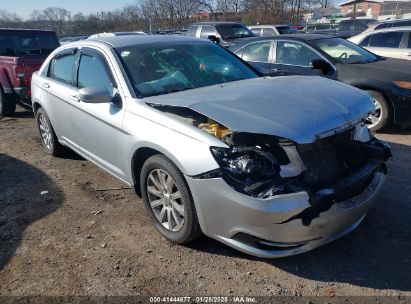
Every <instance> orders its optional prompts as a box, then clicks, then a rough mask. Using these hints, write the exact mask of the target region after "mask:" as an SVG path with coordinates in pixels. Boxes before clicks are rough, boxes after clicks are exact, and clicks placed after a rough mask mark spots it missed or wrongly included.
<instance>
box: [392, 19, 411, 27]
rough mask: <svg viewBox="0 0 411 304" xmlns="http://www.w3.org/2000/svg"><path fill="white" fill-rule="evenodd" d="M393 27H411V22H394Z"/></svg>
mask: <svg viewBox="0 0 411 304" xmlns="http://www.w3.org/2000/svg"><path fill="white" fill-rule="evenodd" d="M392 26H393V27H398V26H411V20H409V21H400V22H394V23H393V24H392Z"/></svg>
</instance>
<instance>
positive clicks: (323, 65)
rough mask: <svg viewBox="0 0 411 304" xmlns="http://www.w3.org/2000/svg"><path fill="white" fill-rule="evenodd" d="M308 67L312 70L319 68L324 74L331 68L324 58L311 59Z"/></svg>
mask: <svg viewBox="0 0 411 304" xmlns="http://www.w3.org/2000/svg"><path fill="white" fill-rule="evenodd" d="M310 67H311V68H312V69H314V70H321V72H322V73H323V74H324V75H327V74H328V73H329V72H330V71H331V69H332V67H331V65H330V64H329V63H328V62H327V61H325V60H324V59H314V60H313V61H311V63H310Z"/></svg>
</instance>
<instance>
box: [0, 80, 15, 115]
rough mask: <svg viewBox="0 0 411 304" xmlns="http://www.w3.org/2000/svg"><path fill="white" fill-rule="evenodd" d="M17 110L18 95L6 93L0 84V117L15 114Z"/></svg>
mask: <svg viewBox="0 0 411 304" xmlns="http://www.w3.org/2000/svg"><path fill="white" fill-rule="evenodd" d="M15 112H16V97H15V96H14V95H12V94H6V93H4V90H3V88H2V87H1V86H0V117H6V116H13V115H14V113H15Z"/></svg>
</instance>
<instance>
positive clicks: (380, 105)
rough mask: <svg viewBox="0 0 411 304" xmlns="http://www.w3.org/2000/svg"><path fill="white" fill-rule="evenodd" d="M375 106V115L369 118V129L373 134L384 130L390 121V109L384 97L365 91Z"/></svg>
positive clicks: (378, 93)
mask: <svg viewBox="0 0 411 304" xmlns="http://www.w3.org/2000/svg"><path fill="white" fill-rule="evenodd" d="M367 92H368V93H369V94H370V95H371V97H372V99H373V101H374V105H375V110H376V112H375V115H373V117H370V119H371V122H372V124H371V125H369V126H368V127H369V129H370V130H371V131H373V132H376V131H379V130H381V129H382V128H384V127H385V126H386V125H387V124H388V123H389V121H390V114H391V113H390V108H389V106H388V103H387V101H386V100H385V98H384V95H383V94H381V93H380V92H377V91H367Z"/></svg>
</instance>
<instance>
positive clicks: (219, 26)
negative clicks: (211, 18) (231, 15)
mask: <svg viewBox="0 0 411 304" xmlns="http://www.w3.org/2000/svg"><path fill="white" fill-rule="evenodd" d="M186 36H191V37H197V38H202V39H209V38H210V37H214V39H215V42H217V43H219V44H220V45H221V46H222V47H225V48H227V47H229V46H232V45H235V44H236V43H238V42H240V41H242V40H244V39H248V38H250V37H256V35H255V34H254V33H253V32H252V31H251V30H249V29H248V27H246V26H245V25H244V24H242V23H238V22H199V23H195V24H193V25H191V26H190V27H189V28H188V30H187V33H186Z"/></svg>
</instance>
